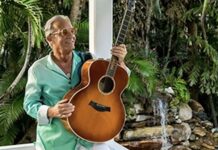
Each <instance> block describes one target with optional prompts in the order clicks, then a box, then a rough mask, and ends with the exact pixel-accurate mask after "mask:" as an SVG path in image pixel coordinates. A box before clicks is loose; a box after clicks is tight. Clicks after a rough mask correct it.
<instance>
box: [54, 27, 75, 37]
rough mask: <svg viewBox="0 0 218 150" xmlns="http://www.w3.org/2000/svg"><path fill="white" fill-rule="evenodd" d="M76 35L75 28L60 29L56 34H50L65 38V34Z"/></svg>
mask: <svg viewBox="0 0 218 150" xmlns="http://www.w3.org/2000/svg"><path fill="white" fill-rule="evenodd" d="M69 33H71V34H74V35H75V34H76V29H75V28H64V29H61V30H59V31H57V32H54V33H51V35H55V34H60V35H61V36H66V35H67V34H69Z"/></svg>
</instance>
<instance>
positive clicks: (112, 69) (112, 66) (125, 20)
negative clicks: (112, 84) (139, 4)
mask: <svg viewBox="0 0 218 150" xmlns="http://www.w3.org/2000/svg"><path fill="white" fill-rule="evenodd" d="M131 15H132V12H131V11H130V10H128V9H127V10H126V12H125V14H124V18H123V20H122V24H121V27H120V30H119V32H118V36H117V39H116V41H115V45H119V44H123V43H124V41H125V37H126V33H127V31H128V26H129V22H130V18H131ZM117 64H118V58H117V57H116V56H114V55H112V57H111V61H110V64H109V66H108V69H107V75H109V76H111V77H113V76H114V74H115V72H116V69H117Z"/></svg>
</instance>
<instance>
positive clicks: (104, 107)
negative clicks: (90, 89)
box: [89, 101, 111, 112]
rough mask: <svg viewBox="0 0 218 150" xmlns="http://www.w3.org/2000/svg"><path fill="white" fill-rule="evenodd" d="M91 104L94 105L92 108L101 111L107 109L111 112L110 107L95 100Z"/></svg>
mask: <svg viewBox="0 0 218 150" xmlns="http://www.w3.org/2000/svg"><path fill="white" fill-rule="evenodd" d="M89 105H90V106H92V108H94V109H95V110H97V111H100V112H106V111H108V112H110V111H111V108H110V107H108V106H104V105H102V104H99V103H97V102H94V101H91V102H90V103H89Z"/></svg>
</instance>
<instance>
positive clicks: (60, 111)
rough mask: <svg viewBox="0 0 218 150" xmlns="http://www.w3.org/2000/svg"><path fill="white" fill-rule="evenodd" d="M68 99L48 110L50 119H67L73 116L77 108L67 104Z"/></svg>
mask: <svg viewBox="0 0 218 150" xmlns="http://www.w3.org/2000/svg"><path fill="white" fill-rule="evenodd" d="M67 101H68V99H63V100H61V101H59V102H58V103H57V104H56V105H55V106H53V107H50V108H49V109H48V117H50V118H53V117H56V118H67V117H70V116H71V115H72V112H73V111H74V109H75V106H74V105H72V104H71V103H67Z"/></svg>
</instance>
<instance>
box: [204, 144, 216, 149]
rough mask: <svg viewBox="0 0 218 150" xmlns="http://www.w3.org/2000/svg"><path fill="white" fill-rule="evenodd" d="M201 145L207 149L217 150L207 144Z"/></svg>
mask: <svg viewBox="0 0 218 150" xmlns="http://www.w3.org/2000/svg"><path fill="white" fill-rule="evenodd" d="M201 145H202V146H203V147H205V148H207V149H215V146H213V145H208V144H206V143H202V144H201Z"/></svg>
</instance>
